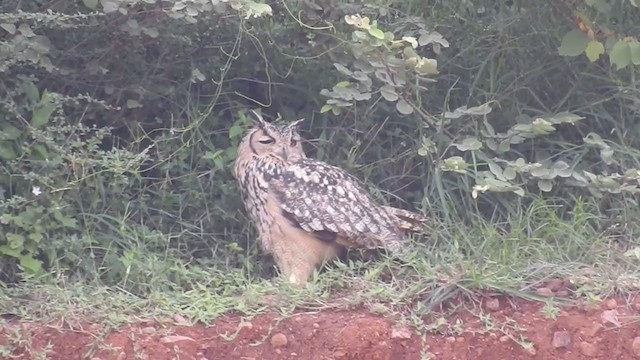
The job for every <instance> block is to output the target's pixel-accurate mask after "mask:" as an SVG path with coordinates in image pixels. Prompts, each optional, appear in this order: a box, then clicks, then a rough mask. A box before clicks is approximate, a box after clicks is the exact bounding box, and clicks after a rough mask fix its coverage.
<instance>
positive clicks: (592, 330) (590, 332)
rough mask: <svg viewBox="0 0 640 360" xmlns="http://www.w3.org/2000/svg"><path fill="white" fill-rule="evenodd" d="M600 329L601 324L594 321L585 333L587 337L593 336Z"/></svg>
mask: <svg viewBox="0 0 640 360" xmlns="http://www.w3.org/2000/svg"><path fill="white" fill-rule="evenodd" d="M600 330H602V324H599V323H595V324H593V326H592V327H590V328H589V329H588V330H587V331H585V333H584V334H585V335H586V337H588V338H592V337H595V336H596V335H598V333H599V332H600Z"/></svg>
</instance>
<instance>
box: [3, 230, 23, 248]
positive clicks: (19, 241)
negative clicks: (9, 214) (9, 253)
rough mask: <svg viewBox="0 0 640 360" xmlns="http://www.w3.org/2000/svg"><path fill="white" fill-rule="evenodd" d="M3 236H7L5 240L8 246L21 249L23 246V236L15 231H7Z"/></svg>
mask: <svg viewBox="0 0 640 360" xmlns="http://www.w3.org/2000/svg"><path fill="white" fill-rule="evenodd" d="M5 236H6V237H7V242H8V243H9V247H10V248H12V249H22V247H23V246H24V240H25V239H24V236H22V235H20V234H15V233H7V234H6V235H5Z"/></svg>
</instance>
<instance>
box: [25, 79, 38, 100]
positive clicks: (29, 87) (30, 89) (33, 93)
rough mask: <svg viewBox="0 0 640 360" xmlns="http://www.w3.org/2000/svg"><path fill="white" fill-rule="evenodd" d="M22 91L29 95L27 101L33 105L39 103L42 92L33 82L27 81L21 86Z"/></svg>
mask: <svg viewBox="0 0 640 360" xmlns="http://www.w3.org/2000/svg"><path fill="white" fill-rule="evenodd" d="M21 87H22V91H24V94H25V95H27V99H29V101H31V102H32V103H36V102H38V100H40V92H39V91H38V87H37V86H35V84H34V83H32V82H31V81H25V82H23V83H22V85H21Z"/></svg>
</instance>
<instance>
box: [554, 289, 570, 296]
mask: <svg viewBox="0 0 640 360" xmlns="http://www.w3.org/2000/svg"><path fill="white" fill-rule="evenodd" d="M556 296H557V297H563V298H568V297H569V296H571V293H570V292H569V290H567V289H560V290H558V291H556Z"/></svg>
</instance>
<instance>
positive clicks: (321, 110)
mask: <svg viewBox="0 0 640 360" xmlns="http://www.w3.org/2000/svg"><path fill="white" fill-rule="evenodd" d="M331 109H333V105H329V104H324V105H322V108H320V114H324V113H326V112H327V111H331Z"/></svg>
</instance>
